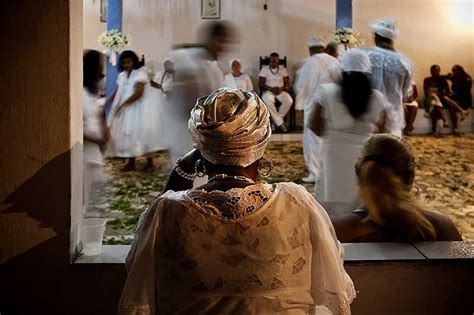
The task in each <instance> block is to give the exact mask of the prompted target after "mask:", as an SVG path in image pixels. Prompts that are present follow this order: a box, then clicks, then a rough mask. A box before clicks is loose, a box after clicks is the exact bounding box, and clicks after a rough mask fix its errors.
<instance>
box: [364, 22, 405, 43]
mask: <svg viewBox="0 0 474 315" xmlns="http://www.w3.org/2000/svg"><path fill="white" fill-rule="evenodd" d="M396 23H397V22H396V21H395V20H394V19H385V20H377V21H375V22H374V23H372V25H371V27H372V31H373V32H374V33H375V34H378V35H380V36H382V37H385V38H388V39H391V40H394V39H395V38H397V36H398V34H400V31H399V30H398V28H397V25H396Z"/></svg>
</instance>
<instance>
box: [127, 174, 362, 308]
mask: <svg viewBox="0 0 474 315" xmlns="http://www.w3.org/2000/svg"><path fill="white" fill-rule="evenodd" d="M343 256H344V253H343V247H342V246H341V244H340V243H339V241H338V240H337V238H336V234H335V232H334V228H333V226H332V224H331V221H330V220H329V217H328V215H327V213H326V212H325V210H324V209H323V208H322V207H321V206H320V205H319V204H318V203H317V202H316V200H315V199H314V198H313V196H311V194H309V193H308V192H307V190H306V189H305V188H304V187H302V186H300V185H297V184H294V183H279V184H275V185H273V186H271V185H268V184H256V185H251V186H248V187H246V188H233V189H230V190H228V191H226V192H222V191H212V192H205V191H203V190H189V191H180V192H173V191H168V192H167V193H165V194H164V195H163V196H161V197H160V198H158V199H157V200H156V201H155V202H154V204H153V205H152V206H151V208H150V209H148V210H147V211H145V212H144V213H143V214H142V216H141V218H140V221H139V224H138V229H137V233H136V236H135V239H134V241H133V244H132V248H131V250H130V253H129V255H128V257H127V262H126V266H127V270H128V277H127V281H126V284H125V288H124V290H123V293H122V297H121V300H120V303H119V314H128V315H131V314H140V315H142V314H203V313H206V314H235V313H239V314H276V313H278V314H350V306H349V305H350V303H351V302H352V300H353V299H354V297H355V291H354V286H353V283H352V281H351V279H350V278H349V276H348V275H347V273H346V272H345V270H344V267H343Z"/></svg>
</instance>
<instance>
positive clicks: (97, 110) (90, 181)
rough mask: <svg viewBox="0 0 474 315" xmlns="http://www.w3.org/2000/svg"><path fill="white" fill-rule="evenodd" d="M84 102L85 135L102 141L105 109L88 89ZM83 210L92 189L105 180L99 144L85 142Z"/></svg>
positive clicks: (83, 98) (83, 95)
mask: <svg viewBox="0 0 474 315" xmlns="http://www.w3.org/2000/svg"><path fill="white" fill-rule="evenodd" d="M82 101H83V106H84V108H83V133H84V136H85V137H88V138H91V139H101V138H102V137H103V135H102V129H101V121H100V120H101V117H100V115H102V114H103V108H102V107H101V105H100V104H99V102H98V99H97V97H95V96H94V95H93V94H91V93H89V92H88V91H87V89H85V88H84V89H83V92H82ZM83 159H84V169H83V194H82V196H83V199H82V200H83V210H84V211H86V210H87V204H88V202H89V197H90V193H91V191H92V187H93V186H94V185H95V184H97V183H100V182H102V181H103V180H104V175H103V165H104V161H103V156H102V153H101V151H100V147H99V145H98V144H97V143H95V142H92V141H88V140H84V147H83Z"/></svg>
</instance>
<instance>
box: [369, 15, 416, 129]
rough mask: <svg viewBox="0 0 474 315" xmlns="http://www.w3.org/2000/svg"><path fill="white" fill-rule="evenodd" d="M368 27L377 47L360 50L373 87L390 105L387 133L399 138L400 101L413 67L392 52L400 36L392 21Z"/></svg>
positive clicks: (406, 88) (401, 107) (387, 20)
mask: <svg viewBox="0 0 474 315" xmlns="http://www.w3.org/2000/svg"><path fill="white" fill-rule="evenodd" d="M371 27H372V31H373V32H374V36H375V46H376V47H370V48H362V49H364V50H365V51H366V52H367V54H368V55H369V58H370V61H371V62H372V84H373V87H374V88H375V89H377V90H379V91H380V92H382V93H383V94H384V95H385V97H386V98H387V100H388V102H389V104H390V106H389V108H388V111H387V124H386V132H388V133H391V134H394V135H397V136H401V135H402V130H403V128H404V127H405V113H404V110H403V99H404V96H405V95H406V94H407V91H408V88H409V87H410V84H411V81H412V75H413V66H412V63H411V61H410V60H409V59H408V58H407V57H406V56H404V55H402V54H401V53H398V52H396V51H395V46H394V41H395V39H396V38H397V37H398V35H399V33H400V32H399V30H398V28H397V26H396V22H395V20H393V19H384V20H378V21H375V22H374V23H373V24H372V25H371Z"/></svg>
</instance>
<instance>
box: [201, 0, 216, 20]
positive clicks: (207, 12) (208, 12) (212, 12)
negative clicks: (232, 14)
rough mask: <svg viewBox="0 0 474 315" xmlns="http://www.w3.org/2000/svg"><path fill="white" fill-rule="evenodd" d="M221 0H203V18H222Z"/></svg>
mask: <svg viewBox="0 0 474 315" xmlns="http://www.w3.org/2000/svg"><path fill="white" fill-rule="evenodd" d="M220 18H221V0H201V19H220Z"/></svg>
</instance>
